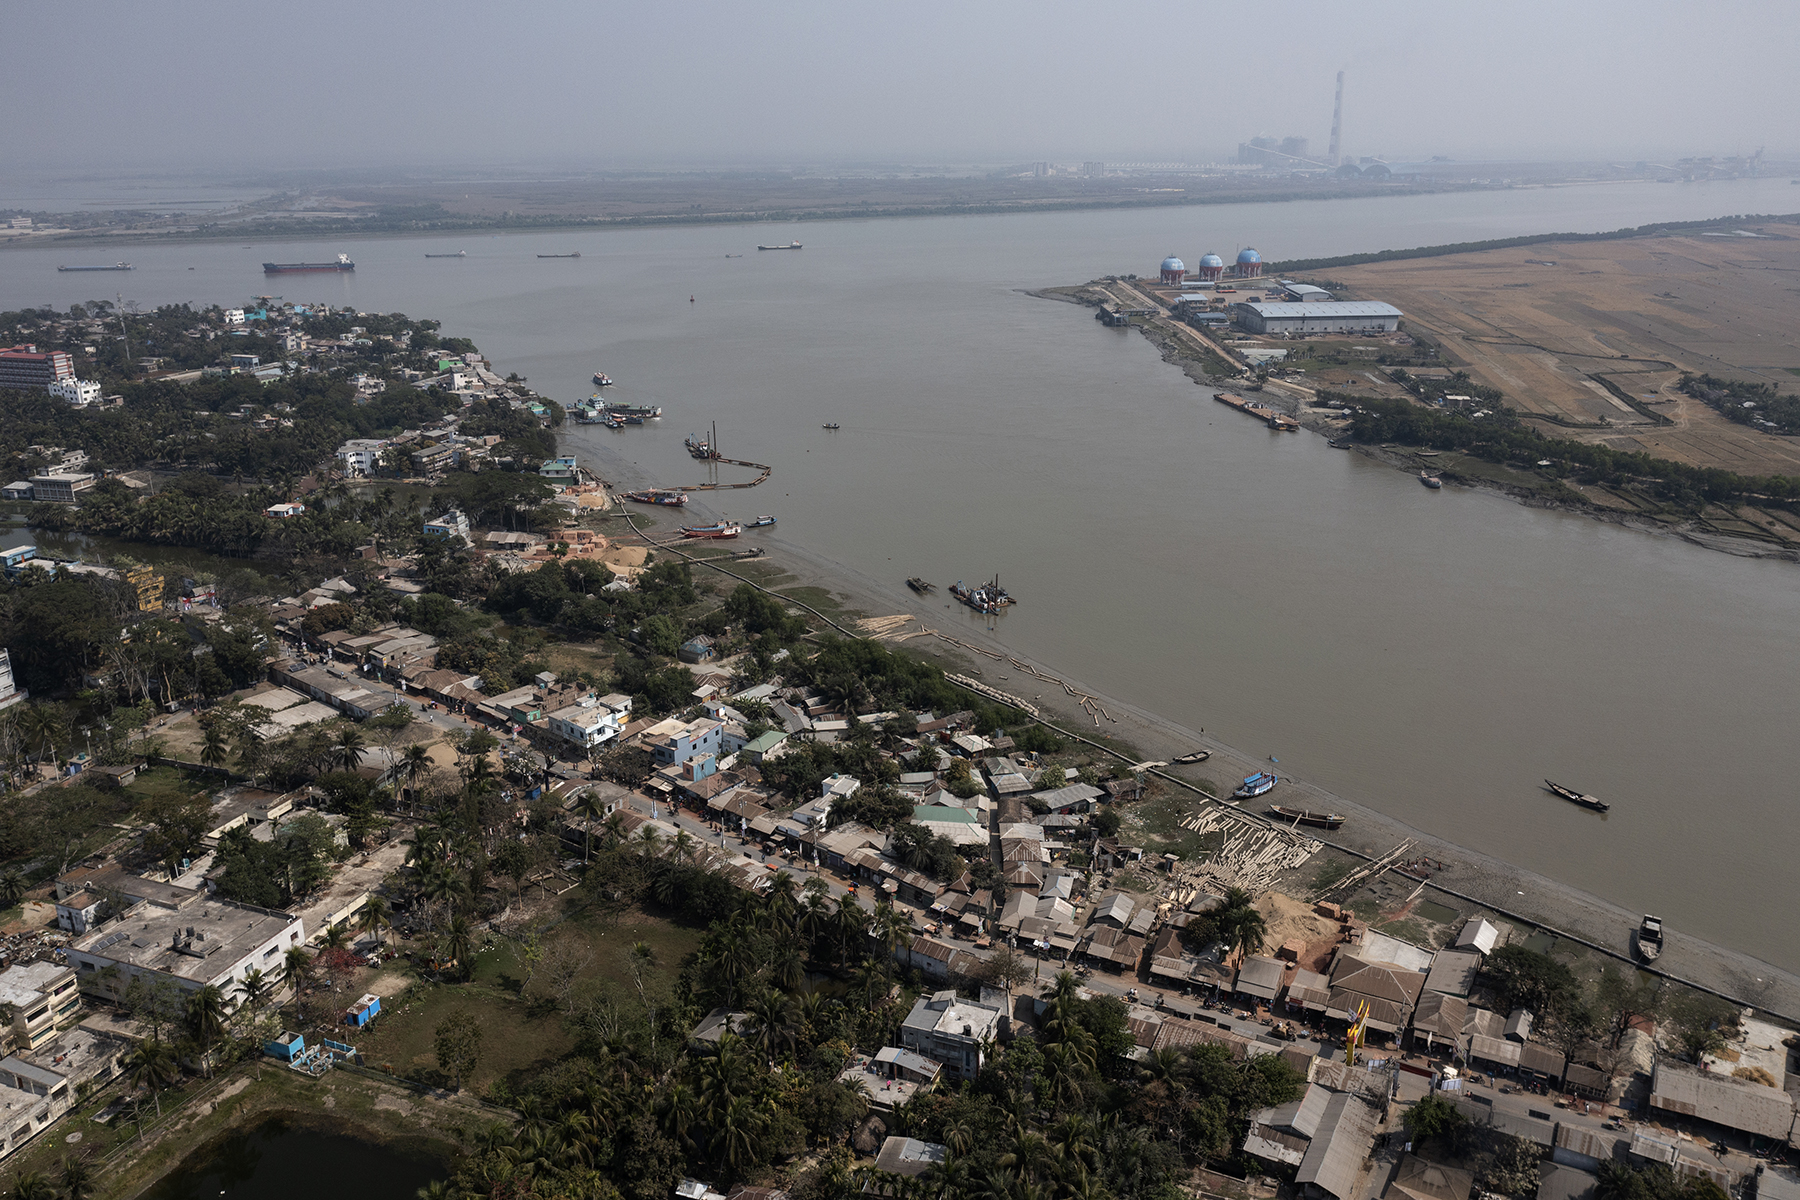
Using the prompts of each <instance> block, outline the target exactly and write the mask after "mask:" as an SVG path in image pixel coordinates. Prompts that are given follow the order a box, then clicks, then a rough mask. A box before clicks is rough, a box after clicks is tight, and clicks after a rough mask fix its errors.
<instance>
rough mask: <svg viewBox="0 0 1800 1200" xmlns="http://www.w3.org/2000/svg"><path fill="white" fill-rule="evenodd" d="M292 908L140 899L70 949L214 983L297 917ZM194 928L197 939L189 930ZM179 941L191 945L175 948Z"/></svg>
mask: <svg viewBox="0 0 1800 1200" xmlns="http://www.w3.org/2000/svg"><path fill="white" fill-rule="evenodd" d="M294 919H295V918H293V917H291V916H289V915H287V914H286V913H274V912H269V911H266V910H263V909H256V908H250V907H248V906H245V905H240V904H233V903H232V902H231V901H229V900H213V899H207V900H203V901H200V902H198V903H195V904H190V905H188V906H186V907H185V908H182V909H179V910H176V911H173V912H171V911H169V910H167V909H161V908H157V907H155V906H154V905H145V904H140V905H137V906H135V907H133V908H130V909H128V910H126V912H125V913H124V915H123V916H121V917H120V918H119V919H118V920H117V921H113V922H111V923H110V924H108V925H106V926H105V927H103V928H101V929H96V930H94V931H93V932H91V933H89V934H87V935H85V936H84V937H82V938H80V939H79V940H78V941H76V942H74V943H73V944H72V945H71V946H70V947H69V948H70V949H71V950H73V951H76V952H81V953H87V954H92V955H95V956H96V957H102V958H109V959H112V960H113V961H114V962H121V963H129V964H130V965H131V966H134V967H139V968H141V969H143V970H148V971H161V972H163V973H164V974H167V975H174V976H178V977H180V978H183V979H192V980H195V981H196V982H208V981H211V980H212V979H214V978H216V977H218V976H219V975H221V974H223V973H224V972H225V971H227V970H228V969H230V968H231V967H232V966H234V965H235V964H237V963H238V962H240V961H242V959H243V958H244V956H245V955H247V954H250V953H251V952H253V951H254V950H256V949H257V948H258V947H260V946H261V945H263V943H265V942H267V941H268V940H269V939H270V938H273V937H275V936H276V935H277V934H279V933H280V932H281V931H282V930H283V929H285V928H286V927H287V926H288V925H289V924H291V923H292V922H293V921H294ZM189 929H192V930H193V931H194V939H193V941H192V942H191V943H189V942H188V940H187V931H188V930H189ZM178 938H179V940H180V941H181V942H182V943H183V944H184V945H186V946H187V948H186V949H181V950H178V949H176V948H175V945H176V941H177V939H178Z"/></svg>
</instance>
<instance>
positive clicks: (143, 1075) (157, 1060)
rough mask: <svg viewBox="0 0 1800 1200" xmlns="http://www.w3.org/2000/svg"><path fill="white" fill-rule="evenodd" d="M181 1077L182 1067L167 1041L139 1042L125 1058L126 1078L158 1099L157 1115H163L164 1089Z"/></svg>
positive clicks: (132, 1084) (134, 1085)
mask: <svg viewBox="0 0 1800 1200" xmlns="http://www.w3.org/2000/svg"><path fill="white" fill-rule="evenodd" d="M180 1077H181V1068H180V1067H179V1066H177V1065H176V1063H175V1052H174V1051H173V1050H171V1049H170V1048H169V1044H168V1043H167V1042H161V1041H157V1040H156V1039H155V1038H152V1039H150V1040H149V1041H145V1042H139V1043H138V1044H137V1049H135V1050H133V1051H132V1052H131V1054H130V1056H129V1057H127V1058H126V1060H125V1078H126V1079H127V1080H129V1081H130V1083H131V1086H132V1087H135V1088H144V1089H146V1090H148V1091H149V1093H150V1095H151V1096H152V1098H154V1099H155V1101H156V1115H157V1116H159V1117H160V1116H162V1091H163V1089H164V1088H166V1087H168V1086H169V1085H170V1084H171V1083H174V1082H175V1081H176V1080H177V1079H179V1078H180Z"/></svg>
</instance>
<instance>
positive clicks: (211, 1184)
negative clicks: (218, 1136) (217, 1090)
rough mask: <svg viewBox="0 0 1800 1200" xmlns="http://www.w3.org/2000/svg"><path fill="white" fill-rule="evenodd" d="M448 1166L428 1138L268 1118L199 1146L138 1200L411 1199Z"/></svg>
mask: <svg viewBox="0 0 1800 1200" xmlns="http://www.w3.org/2000/svg"><path fill="white" fill-rule="evenodd" d="M448 1172H449V1167H448V1163H447V1162H446V1160H445V1158H444V1157H443V1156H442V1154H440V1153H437V1152H435V1150H434V1148H433V1146H432V1144H431V1143H429V1142H424V1141H419V1142H410V1143H409V1142H387V1143H381V1142H372V1141H365V1140H363V1139H362V1138H358V1137H352V1136H350V1135H349V1134H346V1133H337V1132H330V1131H328V1130H325V1129H319V1128H312V1127H308V1126H304V1125H301V1124H297V1123H295V1122H293V1121H290V1120H288V1119H285V1118H280V1117H277V1118H273V1119H270V1120H268V1121H264V1122H263V1123H262V1124H260V1125H256V1126H252V1127H250V1128H248V1129H241V1130H238V1131H237V1132H235V1133H233V1134H231V1135H229V1136H228V1137H226V1138H225V1139H224V1140H222V1141H218V1142H214V1143H213V1144H212V1145H210V1146H206V1147H204V1148H202V1149H201V1150H198V1151H196V1152H195V1153H194V1155H193V1156H192V1157H191V1158H190V1159H189V1160H188V1161H187V1162H185V1163H183V1164H182V1165H181V1166H180V1167H178V1168H176V1169H175V1170H174V1171H173V1172H172V1173H170V1174H168V1175H165V1176H164V1177H163V1178H162V1179H161V1180H159V1181H157V1183H156V1184H155V1185H154V1186H153V1187H151V1188H150V1190H149V1191H147V1192H144V1193H143V1200H201V1197H206V1200H219V1198H220V1197H225V1198H226V1200H252V1198H254V1200H313V1198H314V1197H317V1196H320V1195H322V1194H325V1193H327V1192H337V1193H340V1194H344V1195H352V1196H356V1197H358V1198H359V1200H413V1197H414V1195H415V1194H416V1193H417V1192H418V1190H419V1189H420V1188H422V1187H424V1186H425V1185H426V1184H427V1183H430V1182H431V1181H432V1180H433V1179H442V1178H444V1177H445V1176H446V1175H447V1174H448Z"/></svg>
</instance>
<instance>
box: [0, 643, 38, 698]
mask: <svg viewBox="0 0 1800 1200" xmlns="http://www.w3.org/2000/svg"><path fill="white" fill-rule="evenodd" d="M29 695H31V693H30V692H28V691H26V690H25V689H24V688H22V687H20V686H18V684H16V683H14V682H13V673H12V651H10V650H7V649H4V648H0V709H5V708H11V707H12V706H13V705H15V704H17V703H18V702H19V701H21V700H23V699H25V698H26V697H27V696H29Z"/></svg>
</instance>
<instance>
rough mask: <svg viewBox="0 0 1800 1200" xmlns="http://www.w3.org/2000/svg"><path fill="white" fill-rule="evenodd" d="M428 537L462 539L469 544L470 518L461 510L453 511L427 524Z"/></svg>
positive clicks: (426, 534)
mask: <svg viewBox="0 0 1800 1200" xmlns="http://www.w3.org/2000/svg"><path fill="white" fill-rule="evenodd" d="M425 536H426V537H446V538H461V539H462V540H463V543H464V544H465V545H467V544H468V542H469V518H468V517H466V516H464V515H463V513H462V511H461V510H459V509H454V508H453V509H451V510H450V511H449V512H447V513H445V514H444V515H443V516H441V517H439V518H438V519H437V520H435V521H427V522H425Z"/></svg>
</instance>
